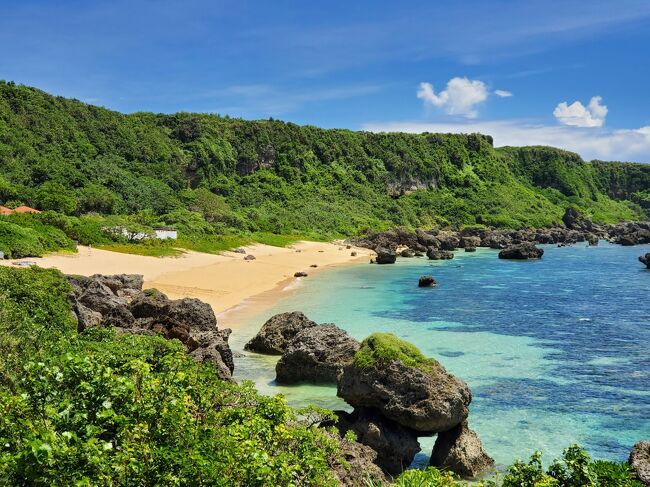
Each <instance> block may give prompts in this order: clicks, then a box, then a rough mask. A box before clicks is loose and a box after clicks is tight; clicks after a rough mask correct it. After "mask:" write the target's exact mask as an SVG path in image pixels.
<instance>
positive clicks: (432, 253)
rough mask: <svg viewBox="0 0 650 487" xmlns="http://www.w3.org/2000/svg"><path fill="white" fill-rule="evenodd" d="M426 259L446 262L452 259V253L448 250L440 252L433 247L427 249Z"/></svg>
mask: <svg viewBox="0 0 650 487" xmlns="http://www.w3.org/2000/svg"><path fill="white" fill-rule="evenodd" d="M427 257H428V258H429V260H448V259H453V258H454V253H453V252H450V251H448V250H440V249H438V248H435V247H429V248H428V249H427Z"/></svg>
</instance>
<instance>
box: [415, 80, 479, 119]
mask: <svg viewBox="0 0 650 487" xmlns="http://www.w3.org/2000/svg"><path fill="white" fill-rule="evenodd" d="M417 96H418V98H420V99H421V100H423V101H424V103H429V104H431V105H433V106H435V107H439V108H444V109H445V111H446V112H447V113H448V114H449V115H462V116H463V117H467V118H476V116H477V115H478V112H477V110H476V106H477V105H479V104H480V103H483V102H484V101H485V100H486V99H487V97H488V90H487V87H486V86H485V83H483V82H482V81H479V80H469V79H467V78H458V77H457V78H452V79H450V80H449V81H448V82H447V88H446V89H445V90H443V91H441V92H440V93H439V94H437V95H436V93H435V91H434V90H433V85H432V84H431V83H420V87H419V89H418V93H417Z"/></svg>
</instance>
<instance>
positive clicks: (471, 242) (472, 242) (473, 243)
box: [460, 236, 481, 250]
mask: <svg viewBox="0 0 650 487" xmlns="http://www.w3.org/2000/svg"><path fill="white" fill-rule="evenodd" d="M480 245H481V237H476V236H469V237H463V238H461V240H460V246H461V247H463V248H464V249H470V248H473V249H474V250H476V247H479V246H480Z"/></svg>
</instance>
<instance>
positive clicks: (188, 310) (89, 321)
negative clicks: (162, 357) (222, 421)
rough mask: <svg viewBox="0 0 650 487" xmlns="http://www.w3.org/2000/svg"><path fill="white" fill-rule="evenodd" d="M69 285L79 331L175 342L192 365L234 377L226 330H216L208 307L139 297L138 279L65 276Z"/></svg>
mask: <svg viewBox="0 0 650 487" xmlns="http://www.w3.org/2000/svg"><path fill="white" fill-rule="evenodd" d="M68 281H69V282H70V284H71V286H72V290H73V293H72V296H71V298H70V299H71V300H72V304H73V310H74V312H75V315H76V316H77V323H78V328H79V329H80V330H84V329H86V328H88V327H93V326H103V327H108V326H111V327H116V328H118V329H120V330H123V331H126V332H129V333H142V334H152V335H153V334H161V335H163V336H164V337H165V338H168V339H174V338H175V339H178V340H179V341H181V342H182V343H183V344H184V345H185V348H186V349H187V351H188V353H189V354H190V355H191V356H192V357H194V358H195V359H197V360H200V361H209V362H212V363H213V364H214V366H215V367H216V368H217V370H218V371H219V376H220V377H221V378H222V379H230V378H231V377H232V371H233V370H234V362H233V358H232V352H231V350H230V347H229V346H228V336H229V335H230V330H229V329H225V330H219V328H218V327H217V319H216V317H215V315H214V312H213V311H212V308H211V307H210V305H208V304H207V303H204V302H202V301H200V300H198V299H192V298H185V299H178V300H170V299H169V298H167V296H165V295H164V294H163V293H161V292H159V291H157V290H155V289H147V290H145V291H142V284H143V280H142V276H131V275H115V276H102V275H95V276H91V277H80V276H68Z"/></svg>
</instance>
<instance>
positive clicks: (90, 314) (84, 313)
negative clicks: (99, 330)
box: [72, 303, 102, 332]
mask: <svg viewBox="0 0 650 487" xmlns="http://www.w3.org/2000/svg"><path fill="white" fill-rule="evenodd" d="M72 309H73V312H74V314H75V316H76V317H77V330H78V331H80V332H81V331H84V330H85V329H86V328H95V327H98V326H100V325H101V323H102V314H101V313H98V312H97V311H93V310H92V309H90V308H88V307H86V306H84V305H83V304H81V303H74V305H73V308H72Z"/></svg>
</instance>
